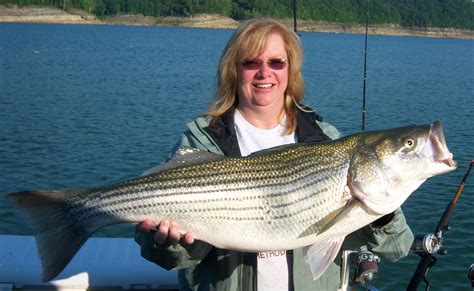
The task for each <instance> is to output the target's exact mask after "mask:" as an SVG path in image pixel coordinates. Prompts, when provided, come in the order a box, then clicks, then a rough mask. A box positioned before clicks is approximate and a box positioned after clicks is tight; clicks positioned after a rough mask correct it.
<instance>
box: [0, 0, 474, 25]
mask: <svg viewBox="0 0 474 291" xmlns="http://www.w3.org/2000/svg"><path fill="white" fill-rule="evenodd" d="M0 4H16V5H19V6H25V5H42V6H52V7H58V8H61V9H64V10H67V9H70V8H76V9H82V10H84V11H87V12H89V13H92V14H95V15H96V16H98V17H102V16H112V15H117V14H143V15H145V16H154V17H163V16H184V17H186V16H191V15H193V14H200V13H217V14H221V15H223V16H228V17H231V18H233V19H236V20H244V19H248V18H252V17H258V16H268V17H274V18H279V19H281V18H292V17H293V5H294V2H293V0H0ZM296 4H297V18H298V19H303V20H316V21H329V22H340V23H364V21H365V16H366V11H369V20H370V23H371V24H398V25H401V26H403V27H451V28H460V29H470V30H474V21H473V19H474V1H471V0H297V1H296Z"/></svg>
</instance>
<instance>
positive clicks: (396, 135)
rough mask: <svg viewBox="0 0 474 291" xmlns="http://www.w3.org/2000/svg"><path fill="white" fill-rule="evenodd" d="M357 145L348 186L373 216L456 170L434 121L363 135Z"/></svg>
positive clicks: (441, 130)
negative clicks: (427, 182)
mask: <svg viewBox="0 0 474 291" xmlns="http://www.w3.org/2000/svg"><path fill="white" fill-rule="evenodd" d="M360 144H361V146H360V150H358V151H357V152H356V153H355V154H354V156H353V159H352V162H351V166H350V169H349V176H348V187H349V189H350V191H351V194H352V195H353V196H354V197H355V198H357V199H358V200H359V201H360V202H361V203H362V204H363V205H364V206H366V207H367V208H369V209H370V210H371V211H372V212H375V213H376V214H387V213H390V212H393V211H395V209H397V208H398V207H400V206H401V205H402V203H403V202H404V201H405V200H406V199H407V198H408V197H409V196H410V194H411V193H413V191H415V190H416V189H417V188H418V187H419V186H420V185H421V184H423V182H425V181H426V179H428V178H430V177H433V176H435V175H439V174H442V173H446V172H449V171H452V170H454V169H456V162H455V161H454V160H453V155H452V153H451V152H450V151H449V150H448V147H447V145H446V141H445V138H444V134H443V129H442V126H441V123H440V122H438V121H436V122H434V123H433V124H431V125H413V126H406V127H401V128H396V129H391V130H385V131H374V132H367V133H366V134H362V135H361V142H360Z"/></svg>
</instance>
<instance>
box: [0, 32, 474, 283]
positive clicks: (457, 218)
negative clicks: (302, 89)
mask: <svg viewBox="0 0 474 291" xmlns="http://www.w3.org/2000/svg"><path fill="white" fill-rule="evenodd" d="M231 32H232V31H230V30H210V29H187V28H160V27H126V26H94V25H84V26H83V25H43V24H0V49H1V51H0V195H4V194H7V193H10V192H15V191H21V190H27V189H30V190H31V189H56V188H76V187H92V186H100V185H104V184H109V183H113V182H117V181H120V180H124V179H130V178H133V177H136V176H138V175H140V174H141V173H142V172H143V171H145V170H147V169H149V168H150V167H152V166H155V165H157V164H159V163H160V162H161V160H163V159H164V158H165V156H166V155H167V153H168V151H169V150H170V148H171V147H172V145H173V144H174V143H175V142H176V141H177V138H178V135H179V134H180V133H181V132H182V131H183V130H184V128H185V123H186V122H187V121H191V120H192V119H193V117H194V116H196V115H198V114H199V113H200V112H202V111H204V110H205V109H206V107H207V104H208V101H209V99H210V96H211V95H212V91H213V88H214V80H215V70H216V66H217V62H218V59H219V56H220V53H221V51H222V49H223V48H224V46H225V43H226V42H227V40H228V38H229V36H230V35H231ZM301 39H302V43H303V46H304V52H305V59H304V67H303V73H304V77H305V81H306V98H305V103H306V104H308V105H310V106H312V107H313V108H315V109H316V110H317V111H318V112H319V113H320V114H321V115H322V116H324V117H325V118H326V120H327V121H329V122H331V123H332V124H334V125H335V126H336V127H337V128H339V129H340V130H341V131H342V132H343V133H344V134H350V133H354V132H357V131H360V128H361V104H362V103H361V102H362V101H361V99H362V84H363V82H362V77H363V62H364V59H363V58H364V36H363V35H347V34H321V33H302V35H301ZM367 68H368V84H367V85H368V89H367V108H368V112H367V129H381V128H389V127H396V126H401V125H408V124H413V123H431V122H433V121H434V120H440V121H441V122H442V123H443V126H444V130H445V135H446V139H447V142H448V146H449V148H450V150H451V151H452V152H453V153H454V156H455V159H456V160H457V162H458V165H459V167H458V169H457V170H456V171H453V172H450V173H447V174H445V175H442V176H438V177H435V178H432V179H430V180H429V181H428V182H426V183H425V184H424V185H423V186H422V187H421V188H420V189H419V190H417V191H416V192H415V193H414V194H413V195H412V196H411V197H410V198H409V199H408V200H407V202H406V203H405V204H404V206H403V209H404V211H405V214H406V217H407V220H408V222H409V224H410V226H411V227H412V229H413V232H414V233H426V232H432V231H433V230H434V228H435V227H436V225H437V223H438V220H439V218H440V216H441V214H442V213H443V211H444V209H445V207H446V205H447V204H448V203H449V201H450V199H451V197H452V196H453V195H454V193H455V192H456V189H457V187H458V185H459V183H460V181H461V179H462V177H463V175H464V173H465V171H466V170H467V167H468V165H469V162H470V161H471V160H472V159H473V158H474V150H473V142H472V139H473V134H474V131H473V129H474V119H473V112H474V101H473V98H474V94H473V93H474V72H473V68H474V42H473V41H470V40H456V39H429V38H417V37H388V36H369V52H368V63H367ZM473 194H474V178H473V177H471V178H470V180H468V181H467V185H466V188H465V189H464V192H463V194H462V196H461V198H460V200H459V201H458V206H457V207H456V212H455V215H454V217H453V220H452V230H451V231H449V232H447V233H446V234H445V244H444V245H445V247H446V248H447V249H448V251H449V253H448V255H446V256H444V257H440V258H439V260H438V262H437V264H436V265H435V267H433V269H432V270H431V272H430V273H429V279H430V282H431V283H432V285H433V286H432V290H445V289H448V288H449V289H450V290H454V289H457V290H469V289H470V284H469V282H468V280H467V271H468V268H469V265H470V264H471V263H474V223H473V221H474V199H473ZM0 233H9V234H30V233H31V232H30V230H29V229H28V227H27V226H26V224H25V222H24V220H23V219H22V217H21V215H19V214H18V212H17V211H16V209H14V208H13V207H12V205H11V204H9V203H8V201H6V200H5V199H0ZM132 233H133V228H132V227H123V226H121V227H110V228H107V229H105V230H103V231H101V232H100V233H98V234H97V235H100V236H132ZM417 262H418V257H417V256H416V255H413V254H410V255H409V256H408V257H407V258H406V259H403V260H402V261H401V262H398V263H388V262H383V263H382V264H381V273H380V276H379V280H378V281H377V283H376V284H375V285H376V286H377V287H379V288H381V289H383V290H399V289H402V288H405V287H406V285H407V283H408V281H409V279H410V278H411V275H412V274H413V271H414V270H415V268H416V264H417Z"/></svg>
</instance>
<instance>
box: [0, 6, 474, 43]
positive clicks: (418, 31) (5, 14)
mask: <svg viewBox="0 0 474 291" xmlns="http://www.w3.org/2000/svg"><path fill="white" fill-rule="evenodd" d="M0 22H20V23H24V22H27V23H61V24H104V25H147V26H152V25H156V26H173V27H199V28H224V29H233V28H235V27H237V25H238V22H237V21H235V20H234V19H231V18H228V17H223V16H221V15H215V14H201V15H194V16H192V17H185V18H183V17H161V18H156V17H150V16H143V15H118V16H113V17H105V18H100V19H99V18H97V17H96V16H95V15H93V14H90V13H87V12H85V11H82V10H68V11H63V10H61V9H54V8H49V7H37V6H27V7H18V6H15V5H0ZM283 22H284V23H286V24H287V25H288V26H289V27H293V20H292V19H285V20H283ZM297 25H298V30H299V31H302V32H327V33H356V34H363V33H365V27H364V26H363V25H357V24H341V23H328V22H318V21H302V20H298V23H297ZM369 34H378V35H396V36H421V37H438V38H462V39H474V31H472V30H462V29H454V28H410V29H408V28H404V27H400V26H398V25H377V26H374V25H370V26H369Z"/></svg>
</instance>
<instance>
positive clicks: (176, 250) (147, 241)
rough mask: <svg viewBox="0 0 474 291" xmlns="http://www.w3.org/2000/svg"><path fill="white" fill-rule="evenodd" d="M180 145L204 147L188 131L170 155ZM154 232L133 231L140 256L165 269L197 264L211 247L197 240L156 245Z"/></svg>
mask: <svg viewBox="0 0 474 291" xmlns="http://www.w3.org/2000/svg"><path fill="white" fill-rule="evenodd" d="M181 146H190V147H194V148H198V149H203V150H205V149H206V148H205V146H203V145H202V144H200V143H199V141H198V140H197V139H196V138H194V137H193V136H192V134H191V133H190V132H189V131H186V132H185V133H183V135H182V136H181V138H180V140H179V141H178V142H177V143H176V145H175V147H174V148H173V150H172V152H171V155H172V154H174V153H175V152H176V150H177V149H178V148H179V147H181ZM154 234H155V231H154V230H152V231H150V232H149V233H146V234H145V233H143V232H141V231H139V230H138V228H137V229H136V231H135V241H136V242H137V243H138V244H139V245H140V249H141V251H140V252H141V255H142V257H144V258H145V259H147V260H149V261H151V262H154V263H156V264H158V265H159V266H161V267H163V268H165V269H167V270H171V269H181V268H188V267H191V266H194V265H197V264H199V263H200V262H201V260H203V259H204V258H205V257H206V255H207V254H208V253H209V252H210V250H211V249H212V246H211V245H210V244H208V243H205V242H203V241H198V240H196V241H195V242H194V243H193V244H192V245H186V244H177V245H174V246H173V245H169V244H166V243H164V244H161V245H157V244H155V241H154V240H153V236H154Z"/></svg>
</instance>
